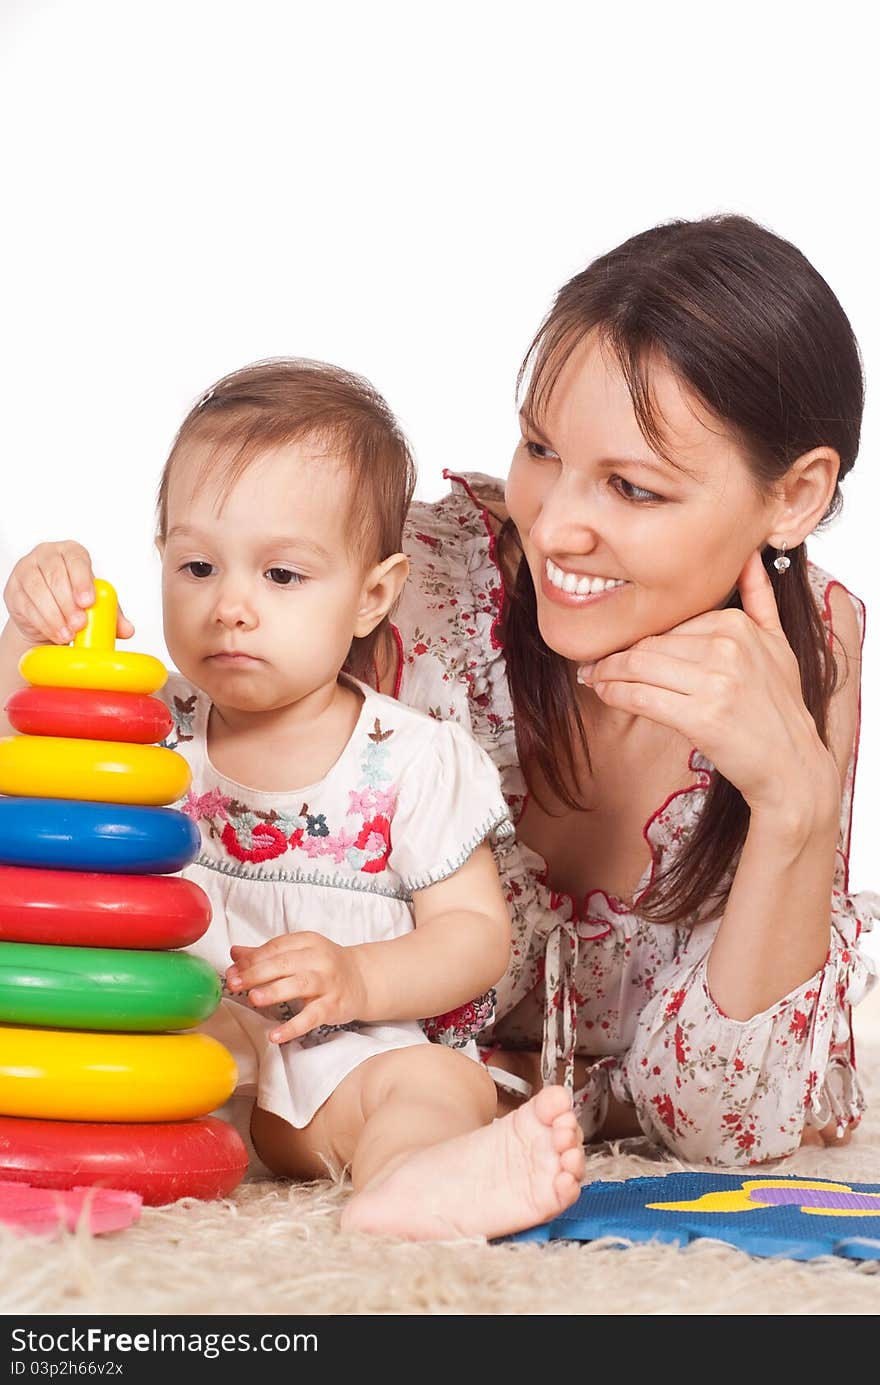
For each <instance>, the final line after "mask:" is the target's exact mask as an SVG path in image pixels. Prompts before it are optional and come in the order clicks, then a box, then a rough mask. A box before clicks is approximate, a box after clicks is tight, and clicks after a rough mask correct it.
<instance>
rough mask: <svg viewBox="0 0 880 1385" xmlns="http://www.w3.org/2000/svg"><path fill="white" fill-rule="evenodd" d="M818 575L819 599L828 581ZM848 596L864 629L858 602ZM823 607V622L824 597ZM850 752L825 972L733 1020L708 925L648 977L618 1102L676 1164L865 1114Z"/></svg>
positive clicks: (862, 917)
mask: <svg viewBox="0 0 880 1385" xmlns="http://www.w3.org/2000/svg"><path fill="white" fill-rule="evenodd" d="M816 572H818V570H814V578H813V580H814V587H816V586H818V587H819V588H820V590H819V591H817V596H821V595H822V592H823V591H827V586H826V585H824V584H823V583H822V582H821V579H822V578H825V574H821V573H818V578H817V577H816V576H815V573H816ZM830 581H831V579H827V578H826V582H827V583H829V584H830ZM852 599H853V603H854V605H855V607H856V611H857V615H858V617H859V622H860V629H861V630H862V631H863V630H864V624H863V619H864V611H863V608H862V606H861V602H858V601H857V599H856V598H852ZM820 609H822V610H823V615H824V616H825V619H826V621H827V622H828V623H829V626H830V608H829V606H828V603H827V600H825V601H824V602H823V601H821V600H820ZM857 748H858V738H857V739H856V745H855V746H854V748H853V753H852V757H851V760H850V764H849V769H848V773H847V776H846V781H845V783H844V786H843V794H842V810H841V823H840V842H839V846H838V852H837V862H836V869H835V879H834V885H833V889H832V897H831V901H830V905H831V907H830V913H831V943H830V947H829V950H828V956H827V958H826V961H825V964H824V966H823V967H822V968H821V970H820V971H818V972H817V973H816V975H815V976H813V977H811V978H810V979H809V980H808V981H806V982H805V983H804V984H803V985H802V986H800V987H798V988H797V990H795V991H793V992H792V993H791V994H790V995H787V996H785V997H784V998H783V999H782V1000H780V1001H779V1002H778V1003H777V1004H775V1005H773V1006H772V1007H771V1008H770V1009H768V1010H766V1011H764V1012H763V1013H762V1014H759V1015H754V1016H753V1017H752V1018H751V1019H748V1020H733V1019H730V1018H728V1017H727V1016H726V1015H724V1014H722V1013H721V1011H720V1010H719V1009H718V1008H717V1006H716V1005H715V1003H714V1000H713V999H712V996H711V994H710V992H709V988H708V985H707V981H706V970H707V965H708V957H709V952H710V950H711V946H712V943H713V941H714V938H715V935H716V933H717V931H718V928H719V926H720V919H718V918H715V919H711V920H707V921H705V922H701V923H699V924H697V925H696V926H695V927H693V928H691V929H689V930H688V929H682V930H680V934H679V937H680V946H679V948H678V949H677V951H676V956H675V960H674V961H673V962H671V963H670V964H669V965H668V966H667V967H666V968H665V969H664V970H663V971H662V972H660V973H659V974H658V975H657V977H656V978H655V986H654V990H653V997H652V999H651V1000H650V1001H649V1002H648V1003H647V1004H646V1005H645V1007H644V1008H643V1010H642V1012H641V1014H640V1016H639V1021H638V1027H637V1032H636V1037H635V1040H634V1042H633V1044H632V1046H631V1048H630V1050H629V1052H628V1054H627V1055H626V1060H625V1063H624V1065H623V1066H622V1068H621V1069H620V1073H619V1079H620V1080H619V1090H618V1093H617V1094H618V1096H619V1097H621V1098H622V1099H625V1100H629V1101H632V1102H633V1103H634V1104H635V1107H636V1111H637V1113H638V1117H639V1121H640V1124H641V1125H642V1127H643V1129H644V1130H645V1131H646V1133H648V1134H649V1135H651V1136H652V1138H654V1139H657V1140H659V1141H660V1142H661V1143H663V1144H664V1145H666V1146H667V1147H668V1148H670V1149H672V1150H673V1151H674V1152H675V1153H676V1154H678V1155H679V1156H680V1157H681V1158H683V1159H688V1160H692V1161H705V1162H708V1163H712V1164H729V1165H736V1164H741V1163H747V1164H754V1163H760V1162H762V1161H764V1160H767V1159H776V1158H781V1157H782V1156H784V1155H787V1154H790V1153H792V1152H793V1151H794V1150H795V1149H796V1148H797V1147H798V1145H799V1143H800V1141H801V1137H802V1134H803V1130H804V1127H805V1125H810V1126H816V1127H820V1128H821V1127H823V1126H825V1125H827V1124H828V1123H829V1122H836V1124H837V1127H838V1130H839V1131H841V1132H843V1130H845V1128H846V1126H847V1125H848V1124H850V1123H851V1122H852V1121H854V1120H857V1119H858V1118H859V1116H860V1115H861V1114H862V1112H863V1110H864V1107H865V1101H864V1096H863V1093H862V1089H861V1084H860V1083H859V1080H858V1076H857V1073H856V1068H855V1053H854V1045H853V1039H852V1030H851V1008H852V1006H853V1005H855V1004H857V1003H858V1001H859V1000H861V999H862V997H863V996H864V995H865V994H866V992H867V991H868V989H869V988H870V987H871V986H872V985H873V984H874V983H875V980H876V974H875V973H876V966H875V963H874V960H873V958H872V957H871V956H870V955H869V954H868V953H867V952H866V951H865V950H864V948H863V943H864V940H865V935H866V934H867V933H868V932H869V931H870V930H871V929H872V928H873V926H874V923H875V922H876V921H877V920H878V919H880V896H877V895H875V894H872V893H870V892H862V893H859V894H852V893H851V892H850V891H849V888H848V848H849V840H850V828H851V815H852V791H853V784H854V777H855V765H856V754H857Z"/></svg>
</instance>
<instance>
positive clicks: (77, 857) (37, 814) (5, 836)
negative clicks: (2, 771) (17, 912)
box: [0, 797, 201, 875]
mask: <svg viewBox="0 0 880 1385" xmlns="http://www.w3.org/2000/svg"><path fill="white" fill-rule="evenodd" d="M200 846H201V834H200V832H199V829H198V827H197V826H196V824H195V823H194V822H193V821H192V819H191V818H188V817H186V815H185V814H184V813H180V812H178V811H177V810H176V809H174V808H145V807H129V806H127V805H125V804H120V803H93V802H90V801H81V802H77V801H75V800H73V799H68V798H18V797H9V798H2V797H0V861H2V862H3V863H4V864H6V865H10V866H48V867H49V868H50V869H55V870H86V871H88V870H97V871H108V872H110V873H111V874H119V875H123V874H132V875H170V874H172V873H173V872H174V871H178V870H182V869H183V867H184V866H188V865H189V863H190V861H192V860H194V859H195V857H196V856H197V854H198V851H199V847H200Z"/></svg>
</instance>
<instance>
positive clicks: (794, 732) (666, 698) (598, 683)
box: [578, 552, 840, 820]
mask: <svg viewBox="0 0 880 1385" xmlns="http://www.w3.org/2000/svg"><path fill="white" fill-rule="evenodd" d="M737 585H738V587H739V590H740V594H741V597H742V605H743V609H742V610H741V611H739V610H725V611H708V612H706V613H705V614H704V615H699V616H695V617H694V618H693V619H692V620H687V621H685V622H684V623H683V624H681V625H678V626H676V627H675V628H674V629H672V630H670V631H668V632H667V633H666V634H663V635H650V636H648V638H647V639H644V640H640V641H639V642H638V644H635V645H633V646H632V648H631V649H627V650H624V651H622V652H621V653H618V654H610V655H608V657H607V658H604V659H599V660H598V661H597V662H596V663H595V664H591V665H590V664H588V665H584V666H583V667H582V668H581V669H580V670H579V671H578V678H579V680H580V681H581V682H582V683H585V684H586V685H587V686H590V687H592V689H593V691H594V692H595V694H596V696H597V697H599V698H600V699H601V701H602V702H603V703H605V704H606V706H608V707H616V708H619V709H620V710H621V711H625V712H630V713H632V714H633V715H635V716H643V717H648V718H649V719H650V720H651V721H656V722H659V723H660V725H662V726H668V727H670V728H671V729H673V730H675V731H678V732H680V733H681V735H683V736H685V737H686V738H687V739H688V740H689V741H690V743H691V745H693V746H694V747H696V748H697V749H698V750H700V751H701V752H702V753H703V754H704V755H705V756H706V757H707V758H708V759H709V760H711V762H712V763H713V765H715V766H716V768H717V769H718V770H719V772H720V773H721V774H723V775H724V777H725V778H726V779H729V780H730V782H731V783H732V784H735V785H736V787H737V788H738V789H739V791H740V793H741V794H742V795H743V797H744V798H745V800H746V802H747V803H748V805H749V808H750V809H751V810H752V812H753V813H755V812H763V813H764V814H765V815H770V814H774V815H780V817H781V819H783V820H785V819H786V818H787V817H789V816H790V811H791V809H792V807H794V809H795V811H798V810H802V808H803V805H805V804H806V805H810V807H811V810H815V809H817V808H818V809H820V810H827V812H828V813H829V814H832V815H833V814H834V813H835V812H836V813H838V814H839V809H840V776H839V774H838V771H837V767H836V765H835V763H834V760H833V758H832V756H831V754H830V752H829V751H828V750H827V749H826V747H825V746H824V745H823V744H822V741H821V739H820V737H819V733H818V731H817V730H816V724H815V722H814V721H813V718H812V717H811V715H810V713H809V712H808V710H807V708H806V706H805V704H804V699H803V695H802V693H801V681H800V670H799V668H798V662H797V659H796V658H795V655H794V652H793V650H792V648H791V645H790V644H789V643H788V640H787V639H786V637H785V633H784V631H783V629H782V626H781V624H780V621H779V612H778V610H777V607H776V599H775V597H774V595H773V588H772V586H771V584H770V579H769V578H768V576H767V573H766V572H765V570H764V565H763V563H762V561H761V555H760V553H758V552H755V553H753V554H752V555H751V556H750V558H749V560H748V562H747V563H746V565H745V567H744V568H743V570H742V572H741V574H740V577H739V581H738V583H737ZM835 795H836V806H835V803H834V798H835Z"/></svg>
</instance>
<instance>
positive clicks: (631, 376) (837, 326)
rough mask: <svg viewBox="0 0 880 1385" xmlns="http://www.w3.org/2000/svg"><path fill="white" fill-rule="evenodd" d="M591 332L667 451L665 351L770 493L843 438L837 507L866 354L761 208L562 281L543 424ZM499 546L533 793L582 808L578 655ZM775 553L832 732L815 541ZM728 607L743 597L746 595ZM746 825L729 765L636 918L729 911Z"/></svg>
mask: <svg viewBox="0 0 880 1385" xmlns="http://www.w3.org/2000/svg"><path fill="white" fill-rule="evenodd" d="M594 329H597V330H598V331H599V332H600V334H601V337H602V340H603V343H604V344H605V345H607V346H608V347H610V348H611V350H612V352H613V353H614V356H615V357H616V359H617V361H618V362H619V364H620V367H621V370H622V372H623V375H624V378H625V380H626V383H627V386H628V388H629V392H630V396H631V398H632V401H633V408H634V410H635V414H636V418H637V419H638V422H639V426H640V428H641V430H642V432H643V434H644V436H645V438H646V440H647V441H648V442H649V444H650V445H651V446H652V447H654V448H655V449H656V450H657V451H658V452H660V453H663V452H664V451H665V447H666V445H665V442H664V437H663V430H662V425H661V423H660V422H659V421H658V418H657V415H656V410H655V407H654V402H653V398H652V392H651V379H650V360H651V359H655V358H657V357H659V358H660V359H662V360H664V361H665V362H666V363H667V364H668V365H669V366H671V368H672V369H673V370H674V371H675V372H676V374H677V375H678V377H679V378H680V380H681V381H682V382H683V383H684V384H685V385H686V387H687V388H688V389H689V390H690V391H692V392H693V393H694V394H695V395H696V396H698V397H699V399H701V400H702V401H703V403H704V404H705V405H706V406H707V407H708V408H709V409H710V410H711V412H712V414H713V415H714V416H715V417H716V418H717V419H719V420H720V421H721V423H722V424H723V426H724V427H725V429H726V430H727V431H728V432H729V433H730V434H731V435H733V436H734V437H735V438H736V439H737V441H738V443H739V444H740V446H741V447H742V449H743V451H744V454H745V456H746V458H747V459H748V462H749V465H750V467H751V470H752V473H753V475H754V478H755V483H756V485H758V486H759V487H760V488H761V489H762V490H764V491H768V490H770V488H771V487H773V486H774V485H775V484H776V483H778V481H779V478H780V477H782V476H783V475H784V474H785V472H786V471H787V470H788V468H789V467H790V466H791V465H792V463H793V462H794V461H795V460H796V459H797V458H798V457H800V456H802V455H803V454H804V453H805V452H809V451H811V450H812V449H813V448H815V447H819V446H828V447H832V448H834V449H835V450H836V451H837V453H838V454H839V456H840V473H839V477H838V488H836V489H835V493H834V497H833V499H832V501H831V504H830V505H829V508H828V511H827V512H826V515H825V520H826V521H827V520H828V519H830V518H831V517H832V516H833V515H834V514H836V513H837V511H838V510H839V508H840V504H841V498H840V491H839V482H840V480H842V479H843V477H844V476H846V474H847V473H848V472H849V470H850V469H851V467H852V465H853V463H854V461H855V459H856V454H857V452H858V445H859V431H860V427H861V418H862V410H863V404H864V382H863V375H862V366H861V359H860V354H859V348H858V345H857V342H856V339H855V337H854V335H853V331H852V327H851V326H850V323H849V320H848V318H847V316H846V314H845V313H844V311H843V309H842V307H841V306H840V303H839V302H838V300H837V298H836V297H835V295H834V294H833V293H832V291H831V289H830V288H829V286H828V285H827V283H826V282H825V280H824V279H823V278H822V277H821V275H820V274H819V273H818V272H817V271H816V270H815V269H814V268H813V266H812V265H811V264H810V263H809V261H808V260H807V259H806V258H805V257H804V255H803V254H801V252H800V251H799V250H797V249H796V248H795V246H793V245H792V244H790V243H789V242H788V241H786V240H783V239H782V238H781V237H780V236H777V235H775V234H774V233H773V232H771V231H769V230H767V229H766V228H765V227H763V226H760V225H758V224H757V223H756V222H754V221H751V220H750V219H748V218H747V217H742V216H732V215H727V216H712V217H707V218H704V219H702V220H699V221H674V222H670V223H668V224H664V225H661V226H655V227H653V228H652V229H651V230H649V231H645V232H643V233H642V234H640V235H637V236H634V237H633V238H632V239H631V240H628V241H626V242H625V243H624V244H623V245H620V246H618V248H617V249H615V250H612V251H611V252H610V253H608V254H607V255H603V256H602V257H601V258H599V259H597V260H595V261H594V262H593V263H592V264H591V265H589V266H588V267H587V269H585V270H584V271H583V272H582V273H580V274H578V275H576V276H575V277H574V278H573V279H571V280H570V281H569V283H567V284H566V285H565V286H564V287H563V288H562V289H561V290H560V291H559V293H558V294H557V296H556V299H555V301H554V303H553V306H552V308H551V309H550V312H549V313H548V315H547V317H546V318H545V320H544V322H543V323H542V325H541V327H540V328H539V330H538V333H537V335H536V336H535V339H534V341H533V342H532V344H531V346H530V348H529V351H528V353H527V355H526V358H525V360H524V361H523V365H522V368H521V370H520V375H519V381H518V386H519V389H520V390H522V387H523V383H524V382H526V387H525V394H524V398H523V406H524V409H525V411H526V412H527V414H528V415H529V416H530V417H532V418H535V419H536V420H540V418H541V416H542V414H543V413H544V411H545V409H546V406H547V402H548V400H549V398H550V395H551V393H552V390H553V387H554V385H555V383H556V381H557V379H558V376H559V373H560V371H561V369H562V367H563V365H564V364H565V362H566V360H567V359H568V357H569V356H570V354H571V352H572V351H573V350H574V348H575V347H576V346H577V344H578V343H579V342H580V341H582V340H583V338H584V337H585V336H586V334H587V333H588V332H591V331H593V330H594ZM517 550H519V553H518V552H517ZM498 552H499V559H500V565H501V569H502V571H503V572H505V571H506V572H507V573H513V574H514V575H513V576H512V577H510V576H509V577H508V578H506V579H505V584H506V601H505V613H504V625H503V636H504V645H505V654H506V661H507V673H508V680H509V683H510V689H511V695H512V698H513V704H514V711H515V719H516V728H517V744H518V750H519V757H520V763H521V764H522V766H523V768H524V772H525V775H526V779H527V781H528V783H529V787H530V791H531V792H532V793H534V792H535V789H534V775H533V772H534V769H535V768H537V769H538V770H540V773H541V775H542V776H543V778H544V780H545V781H546V783H547V785H548V786H549V788H550V790H551V791H552V793H553V794H554V795H555V796H556V798H557V799H558V800H559V801H560V802H561V803H563V804H565V805H567V806H568V807H569V808H572V809H576V810H579V809H583V808H585V807H587V804H586V803H585V802H584V798H583V789H584V786H583V783H582V779H581V776H579V775H578V773H577V771H576V769H575V768H574V766H576V765H577V764H578V763H579V762H580V763H584V762H585V763H586V766H587V769H589V764H590V761H589V745H588V739H587V734H586V731H585V728H584V724H583V721H582V719H581V716H580V712H579V710H578V705H577V697H576V685H575V682H574V675H573V670H572V666H571V665H570V664H569V663H568V662H567V661H566V660H565V659H563V658H562V657H561V656H560V655H557V654H555V653H554V652H553V651H552V650H551V649H550V648H549V647H548V646H547V645H546V644H545V643H544V640H543V639H542V637H541V634H540V631H539V629H538V620H537V609H536V602H535V590H534V585H533V583H532V578H531V574H530V572H529V568H528V564H527V563H526V561H525V559H524V558H523V557H522V554H521V550H520V549H519V537H518V534H517V531H516V528H515V526H514V525H513V524H512V522H511V521H509V520H508V521H507V523H506V524H505V525H504V527H503V529H502V531H501V534H500V536H499V550H498ZM774 556H775V555H774V553H773V552H772V550H770V549H768V550H767V551H766V552H765V553H764V566H765V568H766V570H767V573H768V575H769V577H770V580H771V582H772V583H773V588H774V592H775V595H776V602H777V605H778V607H779V616H780V620H781V622H782V628H783V630H784V631H785V634H786V637H787V639H788V641H789V643H790V645H791V647H792V649H793V650H794V653H795V655H796V656H797V660H798V664H799V666H800V671H801V687H802V690H803V696H804V702H805V704H806V706H807V708H808V710H809V711H810V713H811V715H812V717H813V719H814V721H815V723H816V727H817V729H818V732H819V735H820V736H821V738H822V740H823V742H825V743H826V744H827V720H828V706H829V703H830V700H831V696H832V694H833V692H834V689H835V686H836V679H837V665H836V661H835V659H834V656H833V652H832V650H831V648H830V645H829V640H828V636H827V634H826V631H825V628H824V625H823V622H822V618H821V615H820V613H819V610H818V608H817V606H816V602H815V600H814V598H813V594H812V591H811V588H810V585H809V577H808V571H807V558H806V553H805V550H804V546H803V545H801V546H800V547H798V548H796V549H792V550H790V551H789V552H788V555H787V556H788V557H789V558H790V559H791V566H790V567H789V569H788V571H787V572H785V573H784V574H780V573H778V572H777V571H776V569H775V568H774V567H773V558H774ZM730 604H731V605H739V604H740V602H739V597H738V595H737V596H736V597H734V598H733V599H732V601H731V603H730ZM748 822H749V810H748V807H747V805H746V803H745V800H744V799H743V797H742V795H741V793H740V792H739V790H738V789H737V788H736V787H735V785H733V784H731V783H730V782H729V780H727V779H725V778H724V777H723V776H722V775H721V774H719V773H718V772H717V771H715V772H714V773H713V775H712V782H711V784H710V787H709V789H708V792H707V796H706V800H705V803H704V806H703V810H702V813H701V815H700V818H699V820H698V822H697V825H696V827H695V829H694V831H693V832H692V833H691V835H690V837H689V838H688V839H687V840H686V841H685V843H684V844H683V846H682V848H681V850H680V851H679V852H678V853H677V854H676V857H675V859H674V860H673V861H672V863H671V864H670V865H669V866H667V867H666V868H665V869H664V870H662V871H661V872H660V873H659V874H658V875H657V876H656V877H655V878H654V879H653V880H652V882H651V887H650V889H649V890H648V891H647V892H646V893H645V894H643V895H642V896H641V897H640V898H639V901H638V908H639V914H640V915H641V916H642V917H644V918H646V919H648V920H650V921H651V922H653V923H670V924H671V923H682V922H688V921H692V920H693V919H694V918H695V917H697V915H698V914H699V912H700V910H701V908H702V907H703V906H705V905H707V904H709V903H711V904H712V905H713V906H718V905H723V903H724V902H725V901H726V898H727V894H728V892H729V889H730V883H731V867H732V865H733V863H734V862H735V860H736V858H737V856H738V854H739V851H740V850H741V848H742V845H743V842H744V840H745V836H746V831H747V829H748Z"/></svg>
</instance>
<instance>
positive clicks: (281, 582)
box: [266, 567, 303, 587]
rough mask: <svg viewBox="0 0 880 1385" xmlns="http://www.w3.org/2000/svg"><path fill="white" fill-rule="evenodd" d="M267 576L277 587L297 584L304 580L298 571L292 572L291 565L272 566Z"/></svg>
mask: <svg viewBox="0 0 880 1385" xmlns="http://www.w3.org/2000/svg"><path fill="white" fill-rule="evenodd" d="M266 576H267V577H268V578H269V580H270V582H274V583H275V585H276V586H277V587H293V586H297V585H298V584H299V583H300V582H301V581H302V580H303V579H302V578H301V577H300V575H299V573H298V572H292V571H291V569H290V568H289V567H270V568H269V569H268V570H267V572H266Z"/></svg>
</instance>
